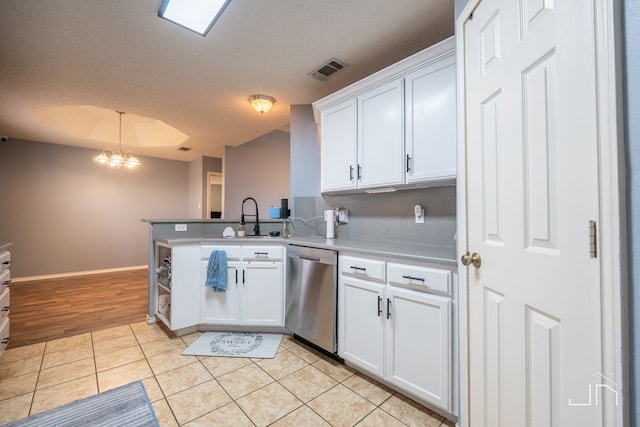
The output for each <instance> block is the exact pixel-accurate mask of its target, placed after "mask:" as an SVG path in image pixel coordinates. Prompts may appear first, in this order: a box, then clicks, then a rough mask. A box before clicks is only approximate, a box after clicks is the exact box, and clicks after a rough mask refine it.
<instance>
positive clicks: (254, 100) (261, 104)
mask: <svg viewBox="0 0 640 427" xmlns="http://www.w3.org/2000/svg"><path fill="white" fill-rule="evenodd" d="M249 102H250V103H251V106H252V107H253V109H254V110H256V111H257V112H258V113H260V114H264V113H268V112H269V110H271V107H273V104H275V102H276V100H275V99H273V98H272V97H270V96H267V95H251V96H250V97H249Z"/></svg>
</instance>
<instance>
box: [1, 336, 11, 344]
mask: <svg viewBox="0 0 640 427" xmlns="http://www.w3.org/2000/svg"><path fill="white" fill-rule="evenodd" d="M9 338H10V337H6V338H5V339H3V340H2V344H9Z"/></svg>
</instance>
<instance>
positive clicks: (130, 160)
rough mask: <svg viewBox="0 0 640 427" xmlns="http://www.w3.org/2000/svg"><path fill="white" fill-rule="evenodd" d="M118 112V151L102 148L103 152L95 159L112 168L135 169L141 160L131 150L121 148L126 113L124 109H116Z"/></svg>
mask: <svg viewBox="0 0 640 427" xmlns="http://www.w3.org/2000/svg"><path fill="white" fill-rule="evenodd" d="M116 113H118V115H119V120H120V126H119V132H118V150H117V151H116V152H113V151H112V150H109V149H108V148H105V149H104V150H102V153H100V154H98V155H97V156H96V157H95V161H96V162H98V163H100V164H101V165H108V166H111V167H112V168H120V167H122V166H124V167H127V168H129V169H133V168H136V167H138V166H140V160H138V159H137V158H136V157H135V156H134V155H133V153H132V152H131V151H127V152H124V151H122V150H120V147H121V146H122V115H123V114H124V113H123V112H122V111H116ZM107 153H109V154H107Z"/></svg>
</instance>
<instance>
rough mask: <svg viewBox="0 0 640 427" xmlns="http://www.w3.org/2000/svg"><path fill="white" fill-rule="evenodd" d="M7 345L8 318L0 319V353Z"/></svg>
mask: <svg viewBox="0 0 640 427" xmlns="http://www.w3.org/2000/svg"><path fill="white" fill-rule="evenodd" d="M7 345H9V318H8V317H7V318H6V319H4V320H0V354H2V352H3V351H4V349H5V348H6V347H7Z"/></svg>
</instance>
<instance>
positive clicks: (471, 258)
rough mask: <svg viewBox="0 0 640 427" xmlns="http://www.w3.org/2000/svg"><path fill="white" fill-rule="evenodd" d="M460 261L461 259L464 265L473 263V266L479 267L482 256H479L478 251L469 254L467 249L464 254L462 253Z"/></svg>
mask: <svg viewBox="0 0 640 427" xmlns="http://www.w3.org/2000/svg"><path fill="white" fill-rule="evenodd" d="M460 261H462V265H464V266H469V265H473V266H474V267H475V268H480V265H482V258H480V254H479V253H478V252H474V253H473V254H470V253H469V251H467V253H466V254H464V255H462V257H461V258H460Z"/></svg>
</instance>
